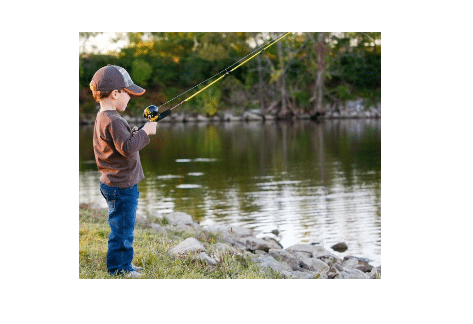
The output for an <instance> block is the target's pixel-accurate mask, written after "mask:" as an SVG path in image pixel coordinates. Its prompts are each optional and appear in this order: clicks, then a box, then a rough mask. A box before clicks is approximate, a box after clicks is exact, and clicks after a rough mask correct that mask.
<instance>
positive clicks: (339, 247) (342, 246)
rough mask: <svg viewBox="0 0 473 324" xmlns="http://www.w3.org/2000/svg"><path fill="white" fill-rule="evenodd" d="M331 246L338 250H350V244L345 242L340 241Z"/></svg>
mask: <svg viewBox="0 0 473 324" xmlns="http://www.w3.org/2000/svg"><path fill="white" fill-rule="evenodd" d="M330 248H331V249H332V250H334V251H337V252H345V251H346V250H348V245H347V244H346V243H345V242H340V243H337V244H335V245H333V246H331V247H330Z"/></svg>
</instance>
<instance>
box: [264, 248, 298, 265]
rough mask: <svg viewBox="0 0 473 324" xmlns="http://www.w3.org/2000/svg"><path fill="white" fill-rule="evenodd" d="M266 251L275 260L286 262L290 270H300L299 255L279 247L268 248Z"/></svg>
mask: <svg viewBox="0 0 473 324" xmlns="http://www.w3.org/2000/svg"><path fill="white" fill-rule="evenodd" d="M268 253H269V255H270V256H272V257H273V258H274V259H276V260H277V261H283V262H286V263H287V264H288V265H289V266H290V267H291V269H292V270H300V266H299V260H301V257H300V256H299V255H296V254H293V253H289V252H287V251H285V250H280V249H270V250H269V252H268Z"/></svg>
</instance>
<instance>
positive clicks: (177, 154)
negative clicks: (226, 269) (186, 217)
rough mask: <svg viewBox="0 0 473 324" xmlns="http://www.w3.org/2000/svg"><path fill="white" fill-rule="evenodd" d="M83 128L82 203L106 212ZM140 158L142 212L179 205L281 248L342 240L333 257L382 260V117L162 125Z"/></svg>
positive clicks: (204, 220)
mask: <svg viewBox="0 0 473 324" xmlns="http://www.w3.org/2000/svg"><path fill="white" fill-rule="evenodd" d="M79 132H80V138H79V147H80V152H79V179H80V180H79V183H80V190H79V195H80V197H79V201H80V202H87V203H95V204H98V205H100V206H102V207H104V208H106V206H107V205H106V203H105V201H104V199H103V197H102V196H101V194H100V191H99V186H98V181H99V177H100V174H99V172H98V171H97V167H96V165H95V161H94V154H93V149H92V127H90V126H87V127H80V129H79ZM140 156H141V162H142V165H143V170H144V173H145V179H144V180H143V181H141V182H140V184H139V190H140V200H139V204H138V216H140V217H147V216H149V215H157V216H162V215H166V214H167V213H170V212H173V211H182V212H185V213H188V214H190V215H192V217H193V218H194V219H195V220H198V221H199V222H200V224H201V225H202V226H207V225H211V224H234V225H241V226H245V227H248V228H251V229H253V230H254V231H255V234H256V236H257V237H265V236H266V237H273V238H275V239H276V240H278V241H279V242H280V243H281V244H282V245H283V246H284V247H288V246H290V245H293V244H297V243H311V242H320V243H323V244H324V245H325V246H326V247H330V246H331V245H333V244H335V243H337V242H342V241H343V242H346V243H347V244H348V247H349V249H348V250H347V251H346V252H344V253H335V254H337V255H339V256H341V257H343V256H345V255H355V256H360V257H365V258H368V259H371V260H373V262H371V264H373V265H378V264H380V262H381V121H380V120H333V121H325V122H323V123H320V124H317V123H314V122H312V121H297V122H293V123H292V122H271V123H265V124H261V123H259V122H248V123H241V122H236V123H215V124H202V123H194V124H189V123H187V124H185V123H178V124H167V123H160V124H159V127H158V134H157V135H156V136H152V137H151V143H150V144H148V145H147V146H146V147H145V148H144V149H143V150H142V151H140ZM274 230H277V231H278V232H279V233H278V234H277V235H276V234H273V233H272V231H274Z"/></svg>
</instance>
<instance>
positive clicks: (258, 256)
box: [147, 212, 381, 279]
mask: <svg viewBox="0 0 473 324" xmlns="http://www.w3.org/2000/svg"><path fill="white" fill-rule="evenodd" d="M165 219H166V220H165V222H166V223H168V224H166V225H164V226H163V225H160V224H158V223H148V224H147V226H148V227H149V228H152V229H154V230H156V231H162V232H166V231H169V230H172V231H178V232H183V233H186V234H187V235H190V237H188V238H186V239H185V240H183V241H182V242H181V243H179V244H178V245H177V246H174V247H173V249H171V250H170V252H169V253H170V254H172V255H176V256H177V255H183V254H187V253H189V252H194V253H195V252H198V254H197V255H196V257H197V258H199V259H200V260H202V261H204V262H206V263H208V264H209V265H213V264H216V263H217V262H218V255H219V252H222V251H227V252H228V251H231V252H232V253H235V254H236V253H241V254H243V255H245V256H246V257H248V258H249V259H251V260H252V261H253V262H256V263H257V264H258V266H259V267H260V268H261V269H262V270H263V269H266V268H271V269H272V270H274V271H276V272H278V273H280V274H281V275H282V276H283V277H284V278H287V279H311V278H318V279H380V278H381V265H379V266H378V267H373V266H371V265H370V264H369V261H370V260H368V259H365V258H360V257H355V256H345V257H344V258H343V259H341V258H339V257H338V256H336V255H335V254H334V253H333V252H332V251H336V250H338V249H342V250H343V249H345V250H346V249H347V248H348V247H347V246H346V244H344V243H343V242H340V243H337V244H335V245H334V246H332V247H331V248H326V247H324V246H323V244H320V243H318V244H314V243H312V244H300V243H299V244H295V245H292V246H289V247H287V248H283V247H282V246H281V245H280V244H279V243H278V242H277V241H276V240H274V239H273V238H270V237H263V238H257V237H255V236H254V235H253V231H252V230H251V229H248V228H244V227H240V226H232V225H214V226H208V227H202V226H200V225H199V223H198V222H195V221H194V220H193V219H192V217H191V216H190V215H188V214H186V213H183V212H173V213H171V214H169V215H167V216H165ZM202 233H205V234H207V235H214V236H215V237H216V238H218V239H219V241H221V242H222V243H218V247H217V253H215V251H214V252H213V253H210V254H207V253H206V251H205V249H203V250H202V248H203V246H202V245H201V243H200V242H199V241H198V239H196V238H195V237H198V236H200V235H201V234H202Z"/></svg>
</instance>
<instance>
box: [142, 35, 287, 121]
mask: <svg viewBox="0 0 473 324" xmlns="http://www.w3.org/2000/svg"><path fill="white" fill-rule="evenodd" d="M290 33H291V32H287V33H285V34H283V35H282V36H279V37H277V38H276V39H275V40H272V41H270V42H269V44H268V45H263V46H261V47H260V48H258V49H256V50H255V51H253V52H251V53H250V54H248V55H247V56H245V57H244V58H242V59H240V60H239V61H238V62H235V63H233V64H232V65H230V66H229V67H227V68H226V69H224V70H222V71H220V72H219V73H217V74H215V75H214V76H212V77H210V78H208V79H207V80H205V81H203V82H201V83H199V84H198V85H196V86H195V87H193V88H191V89H189V90H187V91H186V92H183V93H181V94H180V95H178V96H177V97H174V98H173V99H171V100H169V101H167V102H165V103H164V104H162V105H161V106H159V107H156V106H155V105H150V106H148V107H146V109H145V111H144V114H143V117H144V118H146V119H148V120H149V121H152V122H158V121H160V120H162V119H164V118H166V117H167V116H169V115H170V114H171V112H172V111H173V110H174V109H176V108H177V107H179V106H181V105H182V104H184V103H185V102H186V101H189V100H190V99H191V98H193V97H195V96H196V95H198V94H199V93H201V92H202V91H204V90H205V89H207V88H208V87H210V86H211V85H213V84H214V83H216V82H218V81H220V80H222V79H223V78H224V77H226V76H227V75H228V74H230V73H232V72H233V71H235V70H236V69H238V68H239V67H240V66H242V65H243V64H245V63H246V62H248V61H249V60H251V59H253V58H254V57H256V56H257V55H259V54H261V53H262V52H263V51H265V50H266V49H267V48H269V47H270V46H272V45H274V44H276V43H277V42H279V41H280V40H281V39H283V38H284V37H286V36H287V35H289V34H290ZM253 53H254V54H253ZM250 55H251V56H250ZM248 56H250V57H249V58H248V59H246V60H245V58H247V57H248ZM243 60H244V61H243ZM241 61H243V62H241ZM240 62H241V63H240ZM238 63H240V64H238ZM236 64H238V65H237V66H235V67H233V66H234V65H236ZM232 67H233V68H232ZM222 73H224V74H223V75H221V76H220V77H219V78H218V79H216V80H215V81H212V82H211V83H209V84H208V85H206V86H205V87H203V88H202V89H200V90H199V91H197V92H196V93H194V94H193V95H191V96H190V97H188V98H186V99H184V100H183V101H181V102H180V103H178V104H177V105H175V106H174V107H172V108H169V109H167V110H165V111H163V112H162V113H160V112H159V108H160V107H162V106H164V105H165V104H167V103H169V102H171V101H173V100H174V99H177V98H179V97H180V96H182V95H184V94H185V93H187V92H189V91H190V90H192V89H194V88H196V87H198V86H199V85H201V84H202V83H204V82H207V81H208V80H210V79H213V78H215V77H216V76H218V75H220V74H222ZM143 126H144V125H143ZM143 126H141V127H140V128H139V129H141V128H142V127H143Z"/></svg>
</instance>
